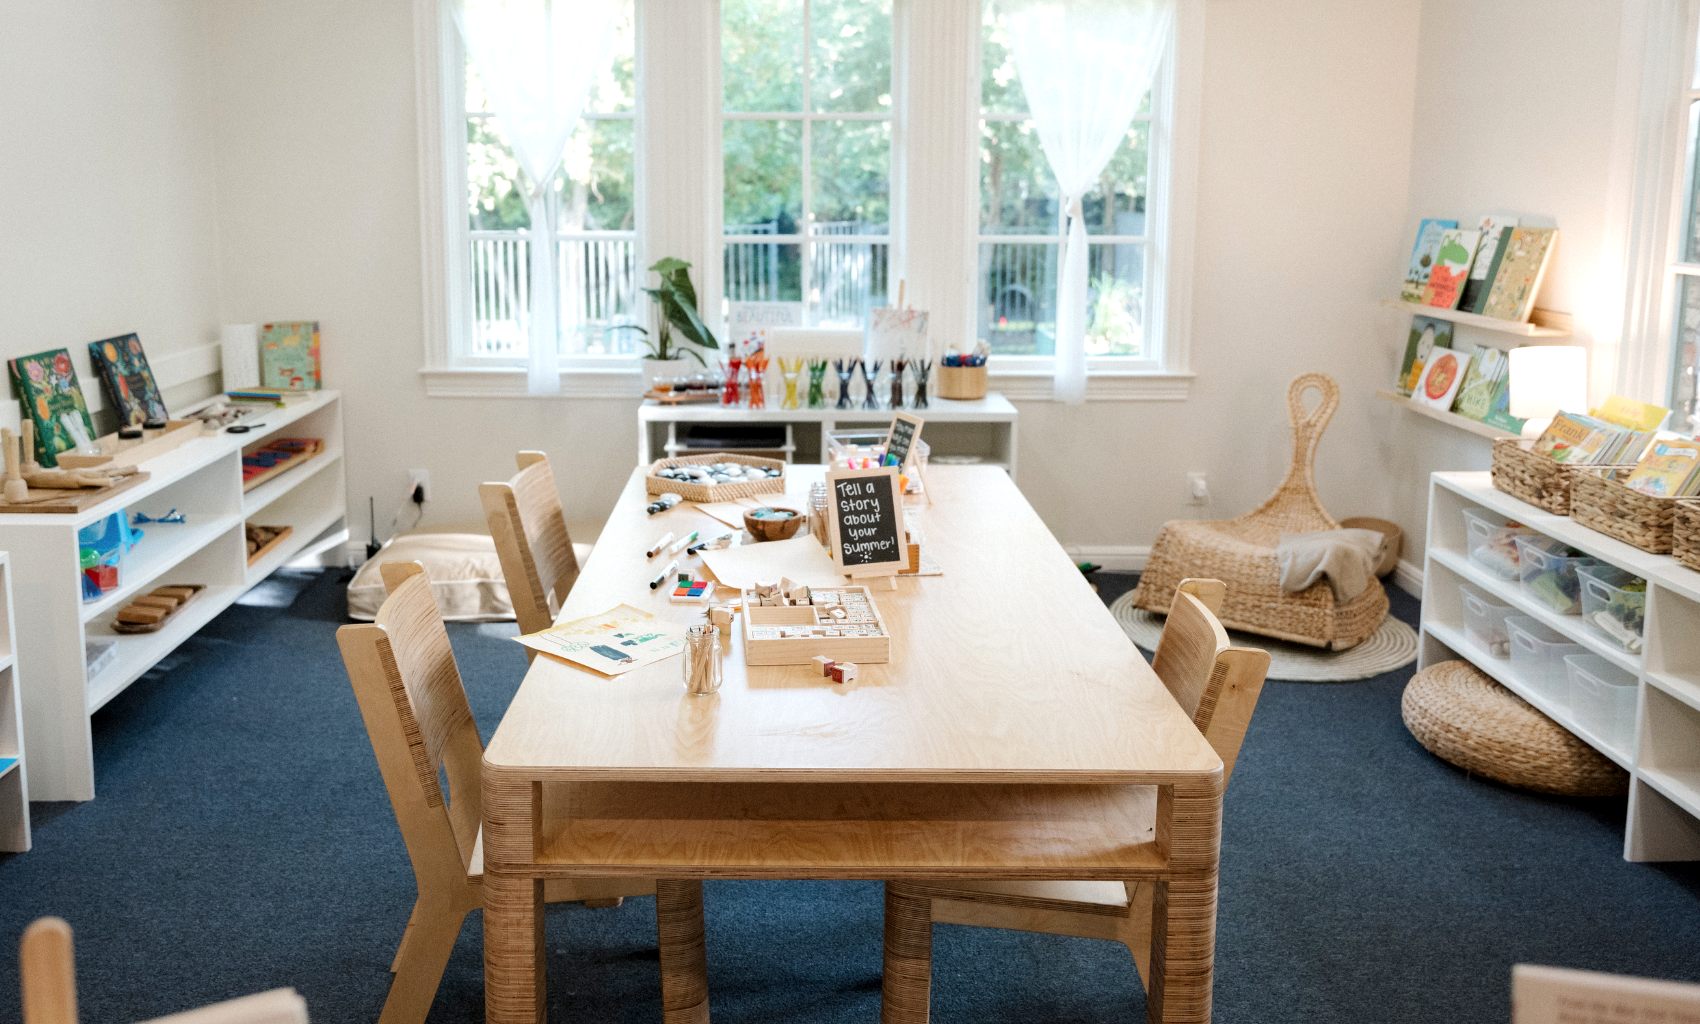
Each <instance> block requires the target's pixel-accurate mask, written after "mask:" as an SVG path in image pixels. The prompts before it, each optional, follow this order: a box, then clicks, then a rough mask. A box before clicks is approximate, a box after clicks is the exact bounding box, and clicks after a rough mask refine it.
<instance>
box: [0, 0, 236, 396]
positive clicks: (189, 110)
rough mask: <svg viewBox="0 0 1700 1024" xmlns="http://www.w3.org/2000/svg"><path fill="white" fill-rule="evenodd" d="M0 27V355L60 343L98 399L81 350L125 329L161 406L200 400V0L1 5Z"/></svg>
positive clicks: (206, 135)
mask: <svg viewBox="0 0 1700 1024" xmlns="http://www.w3.org/2000/svg"><path fill="white" fill-rule="evenodd" d="M0 25H3V26H4V29H3V30H0V96H3V97H5V102H4V103H0V139H4V140H5V144H4V145H0V197H4V201H5V212H4V214H0V358H12V357H14V356H20V355H28V354H30V353H33V352H40V351H43V350H46V349H53V348H67V349H69V350H70V352H71V358H72V360H73V361H74V362H75V363H76V366H77V373H78V376H79V378H80V379H81V382H82V385H83V391H84V394H85V395H86V396H87V398H88V399H89V402H90V405H91V406H95V407H99V406H101V405H103V402H102V401H101V397H100V384H99V382H98V380H97V379H96V378H95V377H93V376H92V375H91V374H90V373H89V365H88V343H89V342H91V341H97V340H99V339H102V338H109V337H112V336H114V335H118V334H127V333H129V332H131V331H134V332H137V333H138V334H140V335H141V338H142V343H143V345H144V346H146V349H147V352H148V355H149V357H150V360H151V362H152V364H153V366H154V369H155V372H156V375H157V376H158V377H159V379H160V382H161V385H162V386H164V387H166V398H167V400H168V401H175V402H183V401H186V400H188V399H191V398H198V397H201V396H202V395H204V394H207V393H210V392H211V390H212V389H213V388H214V387H215V386H216V380H208V379H197V378H204V376H205V373H206V372H207V370H209V369H212V368H216V366H217V363H216V360H215V361H213V362H212V363H211V364H210V366H209V365H208V363H207V362H206V357H207V355H208V353H205V352H197V351H195V350H197V349H202V348H204V346H207V345H209V344H212V343H214V342H216V341H217V339H218V327H217V325H218V303H217V262H218V261H217V255H218V254H217V248H216V244H215V243H216V238H215V231H214V224H215V202H216V199H217V189H216V187H215V183H214V175H213V161H212V125H211V118H210V116H209V109H208V100H209V89H208V80H207V74H206V69H207V60H206V55H207V52H208V39H207V35H206V31H205V23H204V21H203V19H202V16H201V6H200V4H199V3H196V2H193V0H55V2H52V3H41V2H39V0H0ZM174 357H176V358H174ZM186 375H188V376H186ZM173 384H177V385H178V386H176V387H172V386H171V385H173ZM7 395H8V400H7V401H6V402H4V403H0V423H5V424H7V425H9V426H14V427H15V426H16V425H17V422H18V406H17V403H16V401H14V400H12V399H15V397H16V395H15V394H14V393H13V392H12V391H11V389H10V386H9V385H8V387H7Z"/></svg>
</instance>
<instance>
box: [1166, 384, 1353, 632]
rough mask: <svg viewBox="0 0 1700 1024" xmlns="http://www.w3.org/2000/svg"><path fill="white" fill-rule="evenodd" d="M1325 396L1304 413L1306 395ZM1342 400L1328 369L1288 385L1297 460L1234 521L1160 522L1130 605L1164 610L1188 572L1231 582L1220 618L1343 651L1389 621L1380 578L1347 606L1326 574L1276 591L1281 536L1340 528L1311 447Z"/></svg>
mask: <svg viewBox="0 0 1700 1024" xmlns="http://www.w3.org/2000/svg"><path fill="white" fill-rule="evenodd" d="M1312 389H1314V390H1316V391H1317V392H1318V393H1319V394H1320V395H1321V396H1322V397H1321V401H1319V402H1318V403H1317V405H1316V408H1315V409H1311V410H1309V411H1308V412H1307V411H1306V409H1305V404H1304V395H1305V392H1307V391H1309V390H1312ZM1339 405H1340V385H1338V384H1336V383H1335V382H1334V378H1332V377H1330V376H1328V375H1327V374H1325V373H1307V374H1305V375H1303V376H1302V377H1299V378H1298V379H1297V380H1295V381H1293V383H1292V384H1291V385H1290V386H1289V387H1288V388H1287V418H1288V420H1289V421H1290V422H1291V424H1292V427H1293V456H1292V462H1291V464H1290V465H1289V466H1288V467H1287V477H1286V479H1285V480H1283V481H1281V486H1280V487H1278V488H1276V489H1275V493H1274V494H1272V495H1270V496H1269V500H1267V501H1265V502H1264V503H1263V504H1261V505H1259V506H1258V507H1257V508H1255V509H1252V510H1251V511H1250V512H1247V513H1246V514H1245V515H1243V516H1240V517H1239V518H1237V519H1221V520H1206V521H1200V520H1190V519H1178V520H1174V521H1172V522H1168V523H1165V524H1163V530H1162V532H1161V533H1159V534H1158V535H1157V543H1155V544H1153V545H1152V547H1151V558H1150V560H1149V561H1148V562H1147V563H1146V566H1145V571H1144V573H1142V574H1141V575H1140V577H1139V587H1138V589H1137V590H1135V591H1134V597H1133V603H1134V604H1135V605H1136V606H1137V607H1140V608H1144V609H1146V610H1147V611H1153V612H1158V613H1163V612H1167V611H1168V610H1169V604H1170V602H1172V601H1173V600H1174V595H1175V587H1176V586H1177V585H1179V584H1180V581H1181V580H1183V579H1187V578H1189V577H1202V578H1209V579H1218V580H1221V581H1222V582H1224V583H1226V584H1227V585H1228V596H1227V598H1226V599H1224V601H1223V602H1222V610H1221V612H1220V613H1218V617H1219V618H1220V619H1221V620H1222V624H1223V625H1224V626H1227V627H1228V628H1229V629H1240V630H1244V631H1246V632H1248V633H1257V634H1260V635H1262V636H1272V637H1277V638H1279V639H1282V640H1292V641H1294V642H1296V643H1301V644H1310V645H1311V646H1313V647H1327V648H1330V649H1333V650H1344V649H1345V648H1348V647H1354V646H1356V645H1358V644H1360V643H1362V642H1363V641H1364V640H1366V639H1368V638H1369V637H1370V636H1371V635H1373V634H1374V633H1375V631H1376V629H1378V628H1379V627H1380V626H1381V620H1382V619H1384V618H1386V617H1387V592H1386V591H1385V590H1383V589H1382V588H1381V582H1380V581H1379V580H1375V579H1371V580H1370V582H1369V587H1368V588H1367V589H1365V590H1364V592H1363V593H1361V594H1359V595H1358V596H1357V597H1356V598H1355V599H1354V600H1353V601H1352V602H1351V603H1350V604H1345V605H1341V604H1337V603H1336V602H1335V600H1334V591H1333V589H1332V588H1331V587H1330V586H1329V585H1328V582H1327V581H1326V580H1323V581H1321V582H1318V583H1317V584H1316V585H1315V586H1312V587H1310V588H1308V589H1306V590H1303V591H1301V592H1299V593H1297V594H1289V593H1287V592H1286V591H1284V590H1282V589H1281V567H1280V565H1279V564H1278V563H1277V561H1276V557H1275V546H1276V544H1278V543H1279V542H1280V538H1281V534H1283V533H1308V532H1311V531H1313V530H1333V529H1336V528H1338V527H1339V525H1340V524H1339V523H1337V522H1335V520H1334V517H1333V516H1330V515H1329V514H1328V510H1327V509H1324V508H1323V507H1322V499H1321V497H1319V496H1318V495H1317V493H1316V478H1315V473H1314V467H1315V463H1316V446H1317V444H1318V442H1320V441H1321V440H1322V432H1323V431H1324V430H1325V429H1327V427H1328V421H1329V419H1331V418H1332V417H1333V415H1334V410H1335V409H1337V408H1338V407H1339Z"/></svg>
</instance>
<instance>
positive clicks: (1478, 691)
mask: <svg viewBox="0 0 1700 1024" xmlns="http://www.w3.org/2000/svg"><path fill="white" fill-rule="evenodd" d="M1400 707H1401V710H1402V712H1403V715H1404V719H1405V728H1407V729H1409V730H1411V735H1412V736H1415V737H1416V738H1417V742H1418V743H1421V744H1422V745H1423V746H1424V747H1427V748H1428V750H1429V752H1430V753H1432V754H1434V755H1435V756H1436V757H1438V758H1440V759H1441V760H1443V761H1450V762H1451V763H1453V764H1455V765H1457V766H1458V767H1460V768H1462V769H1464V770H1465V771H1467V772H1472V773H1474V774H1476V775H1485V776H1487V777H1488V778H1490V779H1496V780H1498V781H1500V782H1503V783H1505V784H1506V785H1508V786H1517V787H1520V788H1522V789H1532V790H1535V791H1536V792H1538V793H1554V794H1557V795H1559V796H1618V795H1620V794H1623V793H1627V792H1629V774H1628V773H1627V772H1625V771H1624V770H1623V769H1621V768H1619V767H1618V766H1617V765H1615V764H1613V763H1612V762H1611V761H1610V760H1609V759H1607V758H1606V757H1605V756H1604V755H1603V754H1601V753H1599V752H1598V751H1596V750H1595V749H1594V748H1593V747H1590V746H1588V745H1587V744H1586V743H1583V742H1582V741H1581V740H1579V739H1577V738H1576V737H1575V736H1572V735H1571V734H1570V733H1569V732H1567V731H1565V729H1564V728H1563V727H1562V726H1560V725H1559V724H1558V723H1557V722H1554V721H1553V720H1552V719H1550V718H1548V717H1547V716H1545V715H1543V714H1541V713H1540V712H1539V711H1536V710H1535V709H1534V708H1532V707H1530V706H1529V704H1528V702H1527V701H1525V700H1523V698H1521V697H1519V696H1517V695H1516V694H1515V693H1512V692H1511V691H1510V690H1507V689H1506V688H1505V687H1503V686H1501V685H1499V684H1498V683H1496V682H1494V681H1493V680H1492V679H1489V678H1488V677H1487V676H1485V675H1483V674H1482V673H1481V671H1480V670H1478V669H1477V668H1476V667H1475V666H1474V665H1471V664H1470V663H1469V662H1467V661H1444V662H1441V663H1440V664H1438V665H1430V666H1429V667H1428V668H1425V669H1423V670H1422V671H1421V672H1418V673H1417V674H1416V675H1415V676H1412V677H1411V681H1410V682H1409V683H1408V684H1406V686H1405V696H1404V698H1403V699H1402V700H1401V701H1400Z"/></svg>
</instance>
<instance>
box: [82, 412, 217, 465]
mask: <svg viewBox="0 0 1700 1024" xmlns="http://www.w3.org/2000/svg"><path fill="white" fill-rule="evenodd" d="M204 434H205V428H204V427H203V426H202V425H201V421H200V420H166V421H165V429H164V430H150V431H146V432H144V433H143V436H142V439H141V440H140V441H122V440H119V438H118V435H117V434H107V435H106V436H105V437H102V438H100V439H99V440H97V441H96V442H95V444H97V445H99V446H100V451H101V454H99V455H78V454H77V453H76V452H74V451H68V452H60V453H59V458H58V460H57V461H58V463H59V468H60V469H112V468H114V467H117V466H139V465H141V464H142V463H144V462H146V461H147V460H149V459H157V458H159V457H160V456H161V455H164V454H165V453H166V452H169V451H171V450H173V449H175V448H177V447H178V446H179V445H181V444H183V443H184V442H185V441H193V440H194V439H195V438H197V437H202V436H204Z"/></svg>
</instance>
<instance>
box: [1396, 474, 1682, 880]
mask: <svg viewBox="0 0 1700 1024" xmlns="http://www.w3.org/2000/svg"><path fill="white" fill-rule="evenodd" d="M1466 508H1487V509H1491V510H1493V511H1495V512H1498V513H1499V514H1500V515H1503V516H1505V517H1506V518H1508V519H1512V520H1516V521H1517V522H1520V523H1522V524H1523V525H1524V526H1528V527H1532V528H1533V529H1535V530H1538V531H1540V532H1541V533H1542V534H1545V535H1546V536H1548V537H1554V538H1557V539H1558V540H1561V541H1563V542H1564V543H1566V544H1568V545H1570V546H1571V547H1573V548H1576V549H1578V550H1580V551H1582V552H1584V553H1586V554H1588V555H1591V556H1593V557H1594V558H1598V559H1600V560H1602V561H1604V562H1608V563H1610V564H1612V565H1615V566H1617V567H1618V568H1620V569H1623V570H1625V571H1628V572H1631V573H1634V574H1635V575H1637V576H1639V577H1641V578H1643V579H1645V580H1646V581H1647V613H1646V635H1645V638H1644V642H1643V649H1642V651H1641V652H1636V653H1630V652H1627V651H1625V650H1623V649H1622V648H1621V647H1618V646H1617V645H1616V644H1614V643H1612V642H1611V640H1609V639H1608V638H1607V637H1606V636H1605V635H1604V634H1603V633H1601V632H1600V631H1599V630H1597V629H1595V628H1594V627H1592V626H1590V625H1588V624H1587V623H1586V622H1584V621H1583V618H1582V616H1579V615H1560V614H1558V613H1556V612H1554V611H1553V610H1552V609H1551V608H1549V607H1548V606H1547V605H1546V604H1545V603H1543V602H1542V601H1540V600H1539V599H1538V598H1536V597H1535V596H1534V595H1533V594H1532V593H1530V592H1529V591H1528V590H1526V589H1525V588H1524V587H1523V585H1522V584H1521V583H1519V582H1517V581H1515V580H1511V581H1507V580H1501V579H1498V578H1497V577H1495V576H1492V575H1490V574H1488V573H1486V572H1483V571H1482V570H1481V569H1480V568H1478V567H1477V566H1476V565H1475V564H1474V563H1472V562H1471V561H1470V560H1469V557H1468V549H1467V547H1466V537H1465V528H1464V517H1463V511H1464V509H1466ZM1428 514H1429V519H1428V546H1427V551H1426V555H1425V559H1424V567H1423V615H1422V645H1421V650H1420V654H1419V660H1418V665H1419V667H1427V666H1429V665H1432V664H1435V663H1437V662H1441V661H1448V660H1452V659H1455V658H1464V659H1466V660H1468V661H1470V662H1471V663H1473V664H1474V665H1476V666H1477V667H1478V668H1480V669H1481V670H1482V671H1484V672H1486V673H1487V674H1488V675H1490V676H1492V677H1493V678H1494V679H1497V680H1498V681H1499V682H1500V683H1502V684H1503V685H1504V686H1506V687H1507V688H1508V689H1510V690H1511V691H1512V692H1514V693H1516V694H1517V695H1518V696H1519V697H1522V698H1523V699H1524V700H1526V701H1528V702H1529V703H1530V704H1532V705H1534V706H1535V707H1536V708H1538V709H1540V711H1541V712H1542V713H1543V714H1545V715H1546V716H1547V717H1549V718H1551V719H1552V720H1553V721H1555V722H1557V723H1558V724H1559V725H1561V726H1563V727H1564V728H1566V729H1568V730H1569V731H1570V732H1571V733H1573V734H1574V735H1576V736H1577V737H1578V738H1580V739H1581V740H1583V741H1584V742H1585V743H1587V744H1588V745H1589V746H1591V747H1593V748H1594V749H1596V750H1598V751H1600V752H1601V753H1602V754H1604V755H1606V756H1607V757H1609V758H1611V759H1612V760H1613V761H1616V762H1617V763H1618V764H1619V765H1621V766H1622V767H1623V768H1624V769H1625V770H1626V771H1628V772H1629V773H1630V784H1629V785H1630V789H1629V820H1628V825H1627V828H1626V835H1625V837H1624V852H1623V855H1624V857H1625V858H1626V859H1628V860H1633V861H1658V860H1700V573H1696V572H1693V571H1691V570H1689V569H1687V568H1684V567H1683V566H1682V565H1681V564H1680V563H1679V562H1677V561H1676V560H1675V559H1674V558H1671V557H1670V556H1668V555H1650V554H1647V553H1646V552H1645V551H1641V550H1639V549H1637V548H1633V547H1630V546H1629V545H1627V544H1623V543H1621V542H1619V541H1615V540H1613V539H1611V538H1610V537H1607V536H1605V535H1604V534H1601V533H1596V532H1594V531H1593V530H1590V529H1587V528H1586V527H1584V526H1581V525H1579V524H1578V523H1576V522H1575V521H1574V520H1571V519H1570V518H1568V517H1566V516H1555V515H1552V514H1551V513H1548V512H1543V511H1541V510H1540V509H1537V508H1535V507H1534V506H1533V505H1529V504H1525V503H1524V502H1521V501H1518V500H1517V499H1516V498H1513V497H1512V496H1511V495H1509V494H1506V493H1505V492H1503V491H1499V490H1496V489H1495V488H1494V486H1493V482H1492V480H1491V478H1490V476H1489V474H1487V473H1436V474H1434V475H1433V476H1432V477H1431V478H1430V483H1429V511H1428ZM1461 583H1467V584H1469V585H1470V586H1472V587H1475V588H1476V589H1478V590H1480V591H1483V592H1485V593H1487V594H1489V595H1491V596H1492V597H1493V598H1495V599H1496V600H1498V601H1501V602H1503V603H1505V604H1509V605H1512V606H1513V607H1514V608H1516V610H1517V614H1519V615H1526V616H1529V617H1530V618H1533V619H1536V620H1537V621H1539V622H1540V623H1542V624H1543V625H1545V626H1547V627H1549V628H1551V629H1554V630H1556V631H1558V632H1559V633H1562V634H1564V635H1565V636H1566V637H1567V638H1569V639H1570V640H1573V641H1574V642H1576V643H1579V644H1581V645H1582V646H1583V647H1585V648H1586V649H1587V650H1588V651H1589V652H1591V653H1593V654H1597V655H1599V656H1601V657H1603V658H1605V659H1606V660H1608V661H1610V662H1611V663H1612V664H1613V665H1616V666H1617V667H1619V668H1621V669H1623V670H1624V671H1626V672H1629V673H1631V674H1633V675H1635V676H1636V678H1637V680H1638V690H1639V692H1638V694H1637V699H1636V713H1635V721H1634V725H1633V728H1631V729H1626V730H1618V729H1615V728H1614V726H1615V725H1616V723H1615V722H1610V721H1601V720H1598V719H1597V718H1596V717H1595V716H1596V715H1597V714H1598V712H1597V711H1595V710H1594V709H1593V708H1592V707H1591V706H1589V705H1585V704H1581V703H1580V702H1578V703H1572V702H1571V701H1568V700H1563V699H1558V698H1554V697H1553V696H1551V695H1549V694H1548V693H1547V692H1545V691H1543V690H1541V689H1538V688H1536V687H1534V686H1532V685H1530V681H1529V680H1526V679H1524V678H1522V677H1521V676H1520V675H1519V674H1518V672H1517V671H1516V670H1515V669H1514V668H1513V665H1512V663H1511V662H1510V661H1508V660H1507V659H1504V658H1495V657H1493V656H1492V655H1491V654H1489V653H1488V652H1487V651H1486V650H1484V649H1483V648H1482V647H1481V646H1480V645H1479V644H1477V643H1475V642H1474V641H1472V640H1470V639H1468V638H1467V637H1466V636H1465V633H1464V618H1463V600H1462V597H1461V595H1460V591H1459V584H1461Z"/></svg>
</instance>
